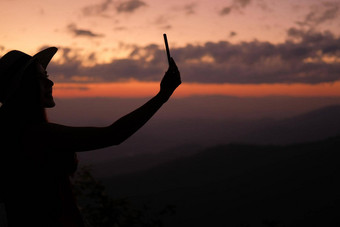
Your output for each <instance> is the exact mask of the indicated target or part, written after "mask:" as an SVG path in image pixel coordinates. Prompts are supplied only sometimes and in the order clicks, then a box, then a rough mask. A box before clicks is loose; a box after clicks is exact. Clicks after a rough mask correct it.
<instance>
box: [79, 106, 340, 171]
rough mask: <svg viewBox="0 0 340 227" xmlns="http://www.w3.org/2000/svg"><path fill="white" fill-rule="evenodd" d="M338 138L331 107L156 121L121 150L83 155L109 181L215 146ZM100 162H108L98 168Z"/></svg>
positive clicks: (339, 124)
mask: <svg viewBox="0 0 340 227" xmlns="http://www.w3.org/2000/svg"><path fill="white" fill-rule="evenodd" d="M155 128H161V129H162V132H161V133H159V131H157V130H156V131H155ZM336 135H340V106H329V107H325V108H321V109H318V110H314V111H311V112H308V113H305V114H302V115H298V116H295V117H291V118H286V119H283V120H274V119H261V120H253V121H252V120H244V121H242V120H238V121H235V120H234V121H233V120H221V119H211V120H208V119H204V120H202V119H190V120H185V119H179V120H171V121H168V122H163V121H156V122H151V124H149V125H146V126H145V128H143V129H142V131H141V132H138V133H137V135H134V136H133V137H132V138H130V139H129V140H128V141H127V142H126V143H124V144H122V145H120V146H118V147H111V148H106V150H107V151H106V152H102V151H101V152H88V153H82V154H80V155H82V157H85V158H86V161H85V163H86V162H87V163H91V164H94V165H95V168H94V169H95V173H96V175H98V176H100V177H110V176H112V175H119V174H124V173H129V172H136V171H142V170H145V169H149V168H152V167H154V166H157V165H159V164H161V163H165V162H168V161H171V160H174V159H178V158H182V157H185V156H188V155H192V154H194V153H196V152H198V151H199V150H202V149H204V148H206V147H211V146H214V145H217V144H228V143H231V142H238V143H247V144H249V143H251V144H273V145H274V144H276V145H278V144H279V145H284V144H292V143H301V142H311V141H318V140H323V139H326V138H329V137H332V136H336ZM131 153H132V154H131ZM127 154H129V155H127ZM113 157H114V158H113ZM99 158H100V159H101V160H104V161H100V162H98V161H97V162H96V160H98V159H99Z"/></svg>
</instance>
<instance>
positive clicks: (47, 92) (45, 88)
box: [37, 64, 55, 108]
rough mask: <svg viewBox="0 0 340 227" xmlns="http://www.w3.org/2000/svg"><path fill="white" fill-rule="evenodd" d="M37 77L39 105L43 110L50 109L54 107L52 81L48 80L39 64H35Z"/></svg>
mask: <svg viewBox="0 0 340 227" xmlns="http://www.w3.org/2000/svg"><path fill="white" fill-rule="evenodd" d="M37 76H38V80H39V87H40V98H41V103H42V104H43V106H44V107H45V108H51V107H54V106H55V102H54V99H53V96H52V87H53V85H54V83H53V81H51V80H50V79H48V74H47V72H46V70H45V69H44V68H43V67H42V65H41V64H37Z"/></svg>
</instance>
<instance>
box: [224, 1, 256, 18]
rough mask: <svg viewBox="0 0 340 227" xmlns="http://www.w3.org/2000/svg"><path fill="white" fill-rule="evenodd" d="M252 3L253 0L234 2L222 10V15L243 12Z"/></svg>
mask: <svg viewBox="0 0 340 227" xmlns="http://www.w3.org/2000/svg"><path fill="white" fill-rule="evenodd" d="M250 3H251V0H234V1H233V2H232V4H231V5H229V6H226V7H224V8H223V9H222V10H220V15H222V16H223V15H228V14H230V13H231V12H232V11H234V10H236V11H241V10H242V9H243V8H245V7H247V6H248V5H249V4H250Z"/></svg>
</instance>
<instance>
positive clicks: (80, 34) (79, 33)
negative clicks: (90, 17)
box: [67, 24, 104, 38]
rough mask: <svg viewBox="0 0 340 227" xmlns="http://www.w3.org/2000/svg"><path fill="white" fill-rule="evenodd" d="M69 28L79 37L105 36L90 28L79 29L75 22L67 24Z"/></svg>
mask: <svg viewBox="0 0 340 227" xmlns="http://www.w3.org/2000/svg"><path fill="white" fill-rule="evenodd" d="M67 29H68V31H69V32H70V33H72V34H73V35H74V36H77V37H88V38H98V37H103V36H104V35H102V34H96V33H93V32H92V31H90V30H85V29H79V28H77V26H76V25H75V24H69V25H68V26H67Z"/></svg>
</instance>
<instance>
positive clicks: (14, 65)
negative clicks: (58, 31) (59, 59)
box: [0, 47, 58, 106]
mask: <svg viewBox="0 0 340 227" xmlns="http://www.w3.org/2000/svg"><path fill="white" fill-rule="evenodd" d="M57 50H58V49H57V48H56V47H49V48H47V49H44V50H42V51H40V52H39V53H37V54H36V55H34V56H33V57H32V56H30V55H28V54H25V53H23V52H21V51H17V50H14V51H10V52H8V53H7V54H5V55H4V56H3V57H2V58H1V59H0V103H1V104H2V105H5V104H6V102H7V100H9V99H11V96H13V95H14V94H15V93H17V90H18V89H19V87H20V85H21V84H22V81H21V80H22V79H24V75H26V74H29V73H36V72H34V71H35V70H36V71H44V72H45V70H46V67H47V65H48V64H49V62H50V61H51V59H52V57H53V56H54V54H55V53H56V52H57ZM37 62H38V63H40V66H41V67H42V69H41V70H40V69H38V68H37V67H36V65H37ZM34 64H35V65H34ZM32 65H33V66H34V67H33V68H32ZM40 66H39V67H40ZM45 74H46V72H45ZM32 78H34V77H32ZM0 106H1V105H0Z"/></svg>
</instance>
